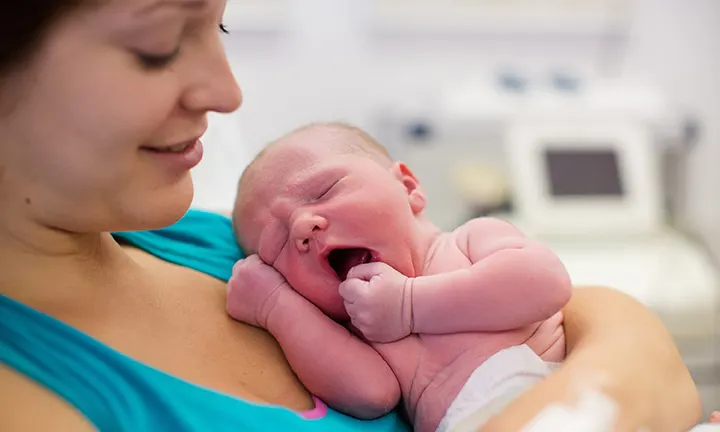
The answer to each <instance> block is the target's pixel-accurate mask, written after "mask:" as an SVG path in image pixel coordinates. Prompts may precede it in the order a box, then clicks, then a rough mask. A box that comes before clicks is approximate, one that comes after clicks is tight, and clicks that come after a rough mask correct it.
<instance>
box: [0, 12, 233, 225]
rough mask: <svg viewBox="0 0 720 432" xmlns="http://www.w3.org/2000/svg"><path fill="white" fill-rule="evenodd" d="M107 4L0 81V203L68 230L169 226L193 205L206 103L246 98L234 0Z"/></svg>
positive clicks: (63, 27)
mask: <svg viewBox="0 0 720 432" xmlns="http://www.w3.org/2000/svg"><path fill="white" fill-rule="evenodd" d="M100 4H101V5H100V6H96V7H89V8H85V9H81V10H79V11H77V12H74V13H72V14H71V15H69V16H68V17H66V18H65V19H63V20H62V21H61V22H59V23H58V24H57V25H56V26H55V27H53V28H52V29H51V30H50V32H49V33H48V35H47V38H46V40H45V42H44V44H43V45H42V47H41V49H40V51H39V52H38V53H37V56H36V57H35V59H34V60H33V61H32V63H31V64H30V65H29V66H28V67H27V68H25V69H23V70H21V71H18V72H17V73H15V74H14V75H13V76H11V77H9V79H8V80H6V84H4V87H3V88H2V89H0V208H2V209H3V212H2V213H7V214H12V215H13V217H17V216H18V215H20V216H22V217H29V218H31V219H34V220H35V221H37V222H39V223H42V224H44V225H48V226H52V227H53V228H57V229H61V230H64V231H70V232H98V231H113V230H135V229H147V228H155V227H160V226H164V225H167V224H170V223H172V222H174V221H175V220H176V219H178V218H179V217H180V216H182V214H183V213H184V212H185V211H186V210H187V208H188V206H189V205H190V202H191V199H192V193H193V187H192V182H191V179H190V174H189V170H190V168H191V167H192V166H194V165H195V164H197V162H198V161H199V157H200V152H201V145H198V144H197V143H193V142H194V141H195V140H196V139H197V138H198V137H199V136H200V135H202V134H203V133H204V132H205V129H206V127H207V113H208V111H216V112H231V111H234V110H235V109H236V108H238V107H239V105H240V103H241V94H240V90H239V88H238V87H237V83H236V82H235V80H234V78H233V75H232V73H231V71H230V68H229V65H228V63H227V59H226V57H225V53H224V49H223V45H222V41H221V38H222V32H221V30H220V24H221V22H222V15H223V11H224V7H225V1H224V0H110V1H105V2H100ZM187 144H189V146H186V145H187ZM183 149H184V150H183ZM173 151H175V152H173ZM178 151H179V152H178ZM2 217H6V215H3V214H0V218H2Z"/></svg>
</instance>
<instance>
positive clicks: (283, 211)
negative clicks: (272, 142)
mask: <svg viewBox="0 0 720 432" xmlns="http://www.w3.org/2000/svg"><path fill="white" fill-rule="evenodd" d="M332 148H333V146H322V145H318V144H317V141H308V140H295V141H292V140H291V141H290V142H288V143H284V144H282V145H280V146H277V147H276V148H271V149H270V150H269V151H268V152H267V153H266V154H265V155H264V156H263V157H261V159H260V160H259V161H258V162H257V163H256V165H255V166H254V167H253V170H252V173H253V174H252V175H251V176H249V177H248V179H247V182H246V183H245V185H244V187H243V189H244V191H243V192H241V194H240V197H241V198H240V200H241V203H240V204H241V205H239V207H238V209H237V211H236V220H235V223H236V224H237V228H238V230H239V232H240V233H241V237H242V240H243V244H244V246H245V247H246V248H247V249H248V250H249V251H250V252H256V253H258V254H259V256H260V258H262V260H263V261H264V262H265V263H267V264H269V265H272V266H273V267H274V268H275V269H277V270H278V271H279V272H280V273H281V274H282V275H283V276H284V277H285V279H286V280H287V281H288V283H290V285H292V286H293V288H294V289H295V290H296V291H298V292H299V293H300V294H302V295H303V296H304V297H306V298H307V299H308V300H310V301H311V302H312V303H314V304H315V305H316V306H318V307H319V308H320V309H321V310H322V311H323V312H325V313H326V314H328V315H329V316H331V317H332V318H334V319H336V320H344V319H346V318H347V314H346V312H345V308H344V306H343V302H342V298H341V297H340V295H339V294H338V286H339V284H340V282H341V281H343V280H344V279H345V277H346V275H347V273H348V271H349V270H350V269H351V268H352V267H354V266H356V265H358V264H362V263H367V262H371V261H382V262H385V263H387V264H389V265H390V266H392V267H394V268H395V269H397V270H398V271H400V272H401V273H404V274H406V275H408V276H414V274H413V273H414V270H413V258H414V255H413V252H414V249H415V248H414V244H415V234H414V232H415V231H414V227H415V224H414V223H413V222H414V218H415V213H414V212H413V209H412V208H411V206H410V204H409V198H408V191H407V188H406V187H405V185H404V184H403V179H402V178H401V177H400V176H398V175H397V174H396V172H395V170H394V169H388V168H386V167H383V166H381V165H380V164H379V163H377V162H376V161H374V160H372V159H371V158H369V157H364V156H360V155H354V154H342V153H341V152H338V151H333V150H332ZM336 148H337V147H336Z"/></svg>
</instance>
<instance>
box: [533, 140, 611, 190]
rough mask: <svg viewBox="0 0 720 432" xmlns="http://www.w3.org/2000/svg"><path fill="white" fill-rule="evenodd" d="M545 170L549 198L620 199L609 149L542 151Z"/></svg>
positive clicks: (553, 149) (556, 148) (550, 149)
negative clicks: (591, 197)
mask: <svg viewBox="0 0 720 432" xmlns="http://www.w3.org/2000/svg"><path fill="white" fill-rule="evenodd" d="M545 166H546V168H547V179H548V186H549V189H550V190H549V192H550V195H551V196H553V197H587V196H597V197H622V196H623V194H624V188H623V184H622V178H621V176H620V168H619V164H618V155H617V153H616V152H615V151H614V150H612V148H606V149H577V148H574V149H562V148H558V147H555V148H552V147H549V148H548V149H547V150H545Z"/></svg>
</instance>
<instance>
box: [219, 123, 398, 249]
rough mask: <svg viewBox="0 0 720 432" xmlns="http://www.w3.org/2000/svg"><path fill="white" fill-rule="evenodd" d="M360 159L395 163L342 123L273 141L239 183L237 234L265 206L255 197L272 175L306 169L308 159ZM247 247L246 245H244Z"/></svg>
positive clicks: (317, 125) (376, 144)
mask: <svg viewBox="0 0 720 432" xmlns="http://www.w3.org/2000/svg"><path fill="white" fill-rule="evenodd" d="M310 155H312V157H315V158H316V157H318V155H321V156H323V157H324V156H339V155H356V156H358V157H365V158H368V159H370V160H372V161H374V162H376V163H378V164H379V165H380V166H383V167H386V168H388V169H389V168H391V167H392V166H393V163H394V162H393V160H392V158H391V157H390V154H389V153H388V151H387V149H385V147H384V146H383V145H382V144H380V143H379V142H378V141H377V140H375V139H374V138H373V137H372V136H370V135H369V134H368V133H367V132H365V131H363V130H362V129H360V128H358V127H355V126H352V125H348V124H346V123H342V122H329V123H311V124H309V125H306V126H302V127H300V128H298V129H295V130H293V131H292V132H290V133H288V134H287V135H284V136H282V137H280V138H278V139H277V140H275V141H272V142H271V143H270V144H268V145H267V146H266V147H265V148H264V149H263V150H262V151H261V152H260V153H258V155H257V156H256V157H255V159H254V160H253V161H252V162H251V163H250V164H249V165H248V167H247V168H246V169H245V171H243V174H242V176H241V177H240V181H239V182H238V188H237V197H236V200H235V206H234V209H233V222H234V225H235V227H236V234H237V237H238V240H239V241H240V243H241V244H243V240H242V238H241V237H242V236H240V235H239V234H240V233H239V232H237V231H238V230H237V227H238V225H239V224H240V221H241V220H244V219H246V217H245V216H247V214H246V213H248V210H252V209H253V207H255V206H257V205H261V203H257V202H256V200H257V196H260V195H263V194H262V193H260V194H258V193H255V192H257V190H258V189H259V188H262V187H266V186H267V185H266V183H267V182H268V181H269V180H270V175H269V172H271V171H276V170H277V169H278V167H282V168H281V169H286V170H292V169H294V168H295V165H297V166H298V167H300V166H302V165H303V160H304V159H305V158H307V157H311V156H310ZM244 246H245V245H244Z"/></svg>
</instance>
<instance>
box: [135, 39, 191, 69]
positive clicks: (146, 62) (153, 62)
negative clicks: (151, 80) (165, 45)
mask: <svg viewBox="0 0 720 432" xmlns="http://www.w3.org/2000/svg"><path fill="white" fill-rule="evenodd" d="M135 55H136V56H137V59H138V61H139V62H140V65H142V67H143V68H145V69H147V70H151V71H152V70H160V69H164V68H166V67H168V66H170V64H172V62H173V61H174V60H175V59H176V58H177V57H178V56H179V55H180V45H178V47H177V48H175V49H174V50H173V51H172V52H169V53H163V54H151V53H143V52H137V53H135Z"/></svg>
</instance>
